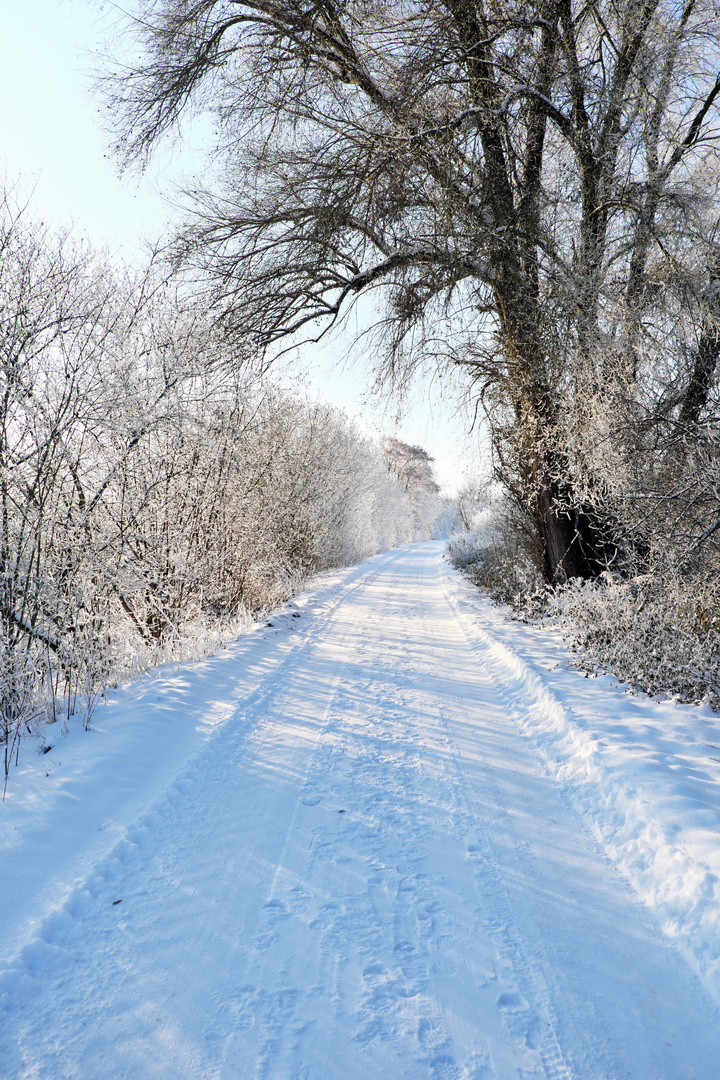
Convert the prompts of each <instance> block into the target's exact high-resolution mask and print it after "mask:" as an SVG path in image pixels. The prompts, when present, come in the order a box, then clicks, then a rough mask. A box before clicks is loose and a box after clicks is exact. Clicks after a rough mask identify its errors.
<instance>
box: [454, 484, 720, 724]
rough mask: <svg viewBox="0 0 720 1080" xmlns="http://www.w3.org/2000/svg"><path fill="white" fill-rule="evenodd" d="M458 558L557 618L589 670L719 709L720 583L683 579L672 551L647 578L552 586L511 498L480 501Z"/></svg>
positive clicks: (509, 599)
mask: <svg viewBox="0 0 720 1080" xmlns="http://www.w3.org/2000/svg"><path fill="white" fill-rule="evenodd" d="M449 553H450V557H451V560H452V562H453V564H454V565H455V566H456V567H457V568H458V569H460V570H463V571H464V572H465V574H466V575H467V576H468V578H469V579H470V580H471V581H472V582H473V583H474V584H476V585H477V586H478V587H480V588H482V589H483V590H484V591H485V592H487V593H488V594H489V596H490V597H491V598H492V599H493V600H495V601H496V602H498V603H505V604H508V605H509V606H510V607H511V608H512V610H513V612H514V613H515V614H516V615H518V616H520V617H522V618H546V619H552V620H554V621H555V622H556V623H558V624H559V626H560V627H561V628H562V630H563V633H564V635H565V638H566V640H567V641H568V644H569V645H570V648H571V649H572V651H573V653H574V655H575V659H576V662H577V664H578V666H579V667H580V668H582V669H583V670H588V671H592V672H596V673H597V672H600V671H610V672H612V673H613V674H614V675H616V676H617V677H618V679H620V680H621V681H622V682H625V683H628V684H629V685H630V686H632V687H634V688H635V689H638V690H642V691H645V692H646V693H648V694H652V695H655V696H659V697H664V696H669V697H676V698H677V699H678V700H680V701H684V702H693V701H700V700H703V699H705V700H707V701H709V702H710V704H711V705H712V706H713V708H718V707H720V589H719V588H718V585H717V583H716V582H714V581H713V580H702V579H701V578H699V577H698V576H697V575H695V576H690V575H685V576H683V575H680V574H678V573H677V571H676V570H675V568H674V567H673V565H672V563H671V561H670V560H669V559H668V558H667V555H666V554H665V555H663V554H659V555H658V556H656V557H655V558H652V557H651V556H648V564H647V566H646V568H645V572H644V573H643V574H639V575H636V576H633V577H622V576H620V575H613V574H610V573H606V574H603V575H602V576H601V577H600V578H598V579H596V580H594V581H579V580H577V579H575V580H573V581H570V582H569V583H567V584H565V585H563V586H560V587H558V588H556V589H550V588H549V587H548V586H547V585H545V584H544V582H543V580H542V576H541V574H540V573H539V571H538V569H537V567H536V565H535V562H534V561H533V558H532V552H531V551H530V550H529V548H528V546H527V543H526V533H525V532H524V531H523V528H522V521H521V519H519V518H518V516H517V514H513V513H512V512H509V511H508V508H507V506H506V504H504V503H503V500H502V498H499V497H497V496H495V498H493V499H490V500H486V501H485V502H481V504H480V505H479V506H476V507H475V508H474V509H473V511H472V513H470V514H466V516H465V527H464V528H462V529H461V530H458V531H456V532H455V533H454V534H453V535H452V536H451V538H450V543H449Z"/></svg>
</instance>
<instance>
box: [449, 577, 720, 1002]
mask: <svg viewBox="0 0 720 1080" xmlns="http://www.w3.org/2000/svg"><path fill="white" fill-rule="evenodd" d="M443 580H444V584H445V588H446V590H447V594H448V598H449V599H450V601H451V603H452V604H453V605H454V607H455V609H456V611H457V613H458V615H459V617H460V619H461V620H462V622H463V624H464V627H465V631H466V635H467V637H468V640H469V642H470V643H471V645H472V644H473V643H474V645H475V646H476V648H477V650H478V652H479V653H482V657H483V663H487V657H488V654H489V656H490V658H491V663H492V667H493V675H494V677H495V679H496V680H497V683H498V684H499V685H500V686H501V687H502V688H503V690H504V694H505V698H506V701H507V705H508V709H510V710H511V711H512V713H513V714H514V716H515V717H516V719H517V722H518V724H519V725H520V727H521V729H522V730H523V731H524V732H525V733H526V735H527V736H528V738H529V739H531V741H532V742H533V744H534V745H535V746H536V748H537V749H538V751H539V752H540V754H541V756H542V759H543V761H544V763H545V766H546V768H547V769H548V771H549V772H550V774H551V775H552V776H553V777H554V778H555V779H556V780H557V781H558V782H559V783H560V784H561V785H562V788H563V791H564V793H565V794H566V797H567V798H568V799H569V800H570V801H571V802H572V803H573V804H574V805H575V807H576V808H577V809H579V810H580V811H581V813H582V814H583V816H584V819H585V821H586V823H587V827H588V830H589V831H590V832H591V834H592V835H593V837H594V838H595V840H596V842H597V843H598V844H599V845H600V846H601V848H602V849H603V851H604V852H605V853H606V854H607V856H608V857H609V858H610V859H611V861H612V863H613V864H614V865H615V866H616V867H617V869H618V870H619V871H620V872H621V874H622V875H623V876H624V877H625V879H626V880H627V881H628V882H629V883H630V885H631V886H632V888H633V890H634V891H635V893H636V894H637V895H638V897H639V898H640V899H641V900H642V901H644V903H646V904H647V905H648V907H649V908H650V909H651V910H652V911H653V912H654V913H655V915H656V917H657V918H658V919H659V922H660V925H661V926H662V929H663V931H664V933H665V934H666V935H667V936H668V937H670V938H672V939H673V940H674V941H675V942H676V944H677V946H678V947H679V948H680V949H681V951H682V952H683V954H684V956H685V958H686V959H687V961H688V962H689V963H690V965H691V966H692V967H693V969H694V970H695V971H696V972H697V973H698V975H699V976H700V977H701V979H702V981H703V982H704V984H705V986H706V987H707V989H708V990H709V992H710V993H711V994H712V995H713V997H714V999H715V1000H716V1001H717V1002H718V1003H720V885H719V882H720V717H718V715H717V714H716V713H714V712H712V710H711V709H710V707H709V706H707V705H703V706H693V705H681V704H679V703H677V702H673V701H664V702H658V701H654V700H652V699H650V698H648V697H646V696H645V695H643V694H637V695H633V694H631V693H630V692H629V691H628V690H627V688H626V687H623V686H621V685H619V684H618V682H617V680H616V679H615V678H613V677H612V676H610V675H602V676H600V677H597V678H588V677H586V676H585V675H583V674H582V673H581V672H579V671H576V670H573V669H572V667H571V658H570V654H569V653H568V649H567V647H566V646H565V645H564V643H563V641H562V638H561V636H560V634H559V633H557V632H554V631H552V630H549V629H547V628H544V627H539V626H534V625H528V624H525V623H521V622H519V621H515V620H512V619H511V618H509V613H508V609H506V608H502V607H497V606H495V605H494V604H492V602H491V601H490V600H489V599H488V598H487V597H484V596H482V595H481V594H479V593H478V591H477V590H476V589H475V588H474V587H473V586H472V585H470V584H469V583H468V582H467V581H466V580H465V579H464V578H463V577H462V576H461V575H460V574H459V573H457V572H456V571H454V570H453V569H452V568H451V567H450V566H449V565H447V564H446V565H445V567H444V569H443Z"/></svg>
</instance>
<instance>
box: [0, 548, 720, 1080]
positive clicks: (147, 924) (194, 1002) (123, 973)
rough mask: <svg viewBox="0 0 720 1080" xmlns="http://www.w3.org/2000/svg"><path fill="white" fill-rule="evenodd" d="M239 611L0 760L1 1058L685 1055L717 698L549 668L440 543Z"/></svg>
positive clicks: (486, 1076) (331, 1061)
mask: <svg viewBox="0 0 720 1080" xmlns="http://www.w3.org/2000/svg"><path fill="white" fill-rule="evenodd" d="M270 622H271V623H272V625H269V626H267V627H265V628H261V629H258V630H257V631H256V632H254V633H251V634H249V635H248V636H246V637H244V638H242V639H240V640H239V641H238V642H237V643H235V644H234V645H233V646H232V647H230V648H228V649H226V650H225V651H224V652H223V653H222V654H221V655H219V656H217V657H215V658H214V659H211V660H207V661H203V662H200V663H196V664H189V665H184V666H182V667H179V668H165V669H162V670H159V671H158V672H156V673H155V674H154V675H153V676H148V677H146V678H145V679H143V680H142V681H141V682H140V683H138V684H135V685H134V686H131V687H128V688H125V689H123V690H122V691H118V692H117V693H115V695H114V696H113V699H112V701H111V702H110V704H109V705H108V706H107V707H105V708H103V709H102V710H101V711H100V712H99V713H98V714H97V716H96V723H95V726H96V730H95V731H94V732H90V733H88V734H83V733H81V732H79V731H72V732H71V733H70V735H69V736H68V737H67V738H66V739H64V740H62V739H59V740H58V742H57V744H56V745H55V746H54V747H53V749H52V750H51V751H50V752H49V753H48V754H47V755H45V756H44V757H42V758H40V757H35V756H33V757H32V758H31V757H27V758H26V759H25V760H24V761H23V762H21V768H20V770H19V771H18V773H16V774H15V775H14V776H13V783H12V787H11V790H10V794H9V797H8V801H7V802H6V804H5V805H4V806H3V807H2V812H1V816H0V823H1V828H2V834H1V840H0V956H4V957H5V959H4V961H2V962H0V969H2V974H0V1010H1V1012H0V1075H1V1076H3V1077H13V1078H15V1077H18V1078H20V1077H23V1078H24V1077H28V1078H29V1077H38V1078H40V1077H42V1078H47V1080H58V1078H65V1077H72V1078H75V1077H77V1078H92V1080H104V1078H106V1077H107V1078H110V1077H112V1078H116V1077H132V1078H133V1080H146V1078H151V1077H152V1078H155V1077H162V1078H168V1080H169V1078H173V1080H175V1078H193V1080H196V1078H198V1077H203V1078H204V1077H208V1078H223V1080H225V1078H227V1080H255V1078H267V1080H271V1078H272V1080H274V1078H282V1080H346V1078H348V1080H349V1078H353V1080H355V1078H357V1080H367V1078H368V1077H382V1078H383V1080H395V1078H401V1077H403V1078H408V1080H425V1078H427V1080H491V1078H493V1077H497V1078H500V1080H505V1078H518V1080H520V1078H524V1080H529V1078H540V1077H550V1078H571V1077H573V1078H575V1077H576V1078H578V1080H600V1078H602V1080H619V1078H621V1077H632V1078H636V1080H644V1078H648V1080H659V1078H682V1080H686V1078H687V1080H690V1078H697V1080H700V1078H704V1080H706V1078H708V1077H712V1076H714V1075H717V1062H718V1060H720V1024H719V1023H718V1020H719V1019H720V1017H719V1016H718V1010H717V1005H716V1002H717V998H718V995H719V990H720V985H719V977H718V966H717V965H718V960H717V958H718V951H719V950H718V945H719V941H720V923H719V922H718V912H719V909H720V904H719V903H718V895H717V882H718V876H720V857H719V855H718V844H717V826H718V802H719V800H718V785H717V780H718V769H720V750H719V749H718V747H720V725H718V722H717V718H716V717H714V716H713V715H712V714H710V713H709V712H703V711H702V710H699V709H696V708H692V707H689V706H675V705H670V704H665V705H658V704H657V703H654V702H651V701H649V700H647V699H643V698H633V697H630V696H628V695H627V694H626V693H624V692H623V691H622V689H620V688H617V687H616V685H615V684H614V683H613V682H612V680H610V679H609V678H607V677H605V678H603V679H599V680H593V679H587V680H586V679H584V678H583V677H582V676H581V675H580V674H579V673H577V672H574V671H571V670H569V669H568V668H567V666H566V661H567V653H566V652H565V651H564V649H563V646H562V644H561V643H560V642H559V640H558V639H557V638H555V637H553V636H552V635H551V634H548V633H547V632H545V631H538V630H537V629H535V628H532V627H527V626H523V625H521V624H517V623H512V622H509V621H505V620H504V618H503V616H502V613H501V612H500V611H498V609H494V608H492V606H491V605H490V604H489V602H488V601H486V600H484V599H483V598H482V597H481V596H479V595H478V594H477V593H476V592H475V591H474V590H473V589H472V587H471V586H470V585H469V584H468V583H467V582H465V581H464V580H463V579H462V578H461V576H460V575H459V574H457V573H456V572H455V571H453V570H452V569H451V568H450V566H449V565H448V563H447V562H446V561H444V558H443V547H442V545H440V544H423V545H415V546H412V547H409V548H405V549H402V550H400V551H395V552H390V553H388V554H385V555H381V556H377V557H376V558H374V559H372V560H370V561H368V562H366V563H364V564H362V565H361V566H360V567H357V568H354V569H352V570H349V571H344V572H342V573H340V574H337V575H334V576H333V577H327V578H325V579H324V581H323V582H322V583H319V584H318V585H317V587H316V588H315V589H313V590H312V591H310V592H308V593H306V594H304V595H303V596H302V597H301V598H300V599H299V601H298V602H297V605H296V606H295V605H292V604H291V605H287V606H286V607H285V608H284V609H283V611H282V612H281V613H279V614H278V615H277V616H275V617H273V618H272V619H271V620H270ZM549 669H552V670H549ZM51 730H52V729H51ZM663 931H664V933H663ZM686 960H689V961H690V966H689V965H688V964H687V963H686V962H685V961H686ZM692 969H694V970H692ZM712 995H715V1001H714V1000H713V996H712Z"/></svg>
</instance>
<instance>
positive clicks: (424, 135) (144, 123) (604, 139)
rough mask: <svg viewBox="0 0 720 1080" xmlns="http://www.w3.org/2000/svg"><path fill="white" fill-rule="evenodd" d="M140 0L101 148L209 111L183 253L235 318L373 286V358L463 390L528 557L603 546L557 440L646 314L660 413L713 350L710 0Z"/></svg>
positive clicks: (592, 483)
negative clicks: (663, 374) (489, 440)
mask: <svg viewBox="0 0 720 1080" xmlns="http://www.w3.org/2000/svg"><path fill="white" fill-rule="evenodd" d="M137 9H138V14H137V16H136V18H134V19H132V20H131V32H134V33H135V34H136V36H137V38H138V39H139V41H140V44H141V49H142V55H141V59H140V60H139V61H138V62H137V63H135V62H133V63H132V64H131V65H130V66H129V67H127V66H123V67H119V66H116V67H115V68H114V70H113V71H111V72H110V74H109V85H110V94H111V98H112V102H113V104H114V106H115V116H116V118H117V124H118V128H117V130H118V133H119V138H118V149H119V152H120V154H121V156H122V157H123V159H124V160H125V161H126V162H127V161H131V160H138V159H139V160H143V159H144V157H145V156H146V155H147V154H148V153H149V152H150V151H151V150H152V148H153V147H154V145H155V144H156V143H157V141H158V140H159V139H160V138H161V136H163V134H165V133H166V132H168V131H169V130H170V129H171V128H172V127H173V126H174V125H175V124H176V123H177V122H178V121H180V120H181V118H182V116H183V114H185V113H187V112H188V111H190V110H192V109H194V108H205V109H211V110H213V111H214V113H215V119H216V122H217V125H218V144H217V153H218V160H219V162H220V169H219V175H218V179H217V182H216V183H214V184H210V185H209V186H208V188H207V190H200V189H197V190H193V191H192V192H190V193H189V194H190V196H191V203H192V205H191V213H190V216H189V219H188V224H187V227H186V229H185V231H184V232H183V234H182V236H181V238H180V240H179V242H178V245H177V247H176V249H175V251H176V255H177V257H178V259H179V260H180V261H181V262H182V263H183V264H184V265H185V266H190V267H195V268H196V269H198V268H199V269H200V270H201V272H202V274H203V275H205V276H206V279H209V280H210V282H211V291H212V302H213V305H214V309H215V311H216V313H217V314H218V316H219V317H220V318H221V319H222V320H223V322H224V324H225V325H226V327H227V328H228V329H230V330H231V331H232V332H234V333H239V334H249V335H252V336H254V337H255V338H256V339H258V340H260V342H261V343H262V344H264V345H265V346H272V345H273V344H274V343H277V342H278V341H279V340H283V339H284V338H286V337H290V338H293V339H294V337H293V336H296V335H297V334H298V333H299V332H302V331H303V330H304V329H306V328H308V327H310V326H312V325H313V324H317V325H318V329H317V330H316V331H313V333H316V334H321V333H322V332H324V330H323V328H324V327H327V326H328V325H329V324H332V323H334V322H335V321H336V320H337V319H338V318H341V317H342V316H343V313H344V312H346V311H347V310H348V308H349V307H350V306H351V305H352V304H353V303H354V302H355V301H356V300H357V298H358V297H360V296H361V295H363V294H365V293H367V292H368V291H370V290H376V291H378V292H379V294H380V295H381V296H382V298H383V300H384V302H385V307H384V309H383V311H384V313H383V315H382V316H381V317H380V318H379V320H378V329H380V330H381V331H382V333H383V339H384V342H385V344H386V345H387V346H389V348H388V350H387V354H386V355H387V364H388V370H389V371H390V372H391V373H392V374H394V375H396V376H397V375H402V374H404V373H406V372H407V371H408V370H409V369H411V368H412V367H413V365H415V364H416V363H419V362H421V361H422V359H423V358H427V357H434V358H439V359H441V360H442V361H443V362H444V361H446V360H449V361H451V362H454V363H458V364H461V365H463V366H465V367H466V369H467V372H468V375H469V377H470V378H471V379H472V380H473V381H474V382H475V383H476V384H477V387H478V389H479V392H480V394H481V396H482V400H483V403H484V405H485V407H486V409H487V411H488V414H489V415H490V417H491V420H492V424H493V429H494V434H495V445H496V451H497V455H498V459H497V460H498V465H499V471H500V473H501V475H502V477H503V479H504V480H505V482H506V484H507V485H508V487H509V489H510V491H511V492H512V494H513V495H514V497H515V498H516V500H517V501H518V502H519V503H521V504H522V505H523V506H524V508H525V509H527V510H529V512H530V513H531V515H532V517H533V519H534V521H535V527H536V532H537V536H538V543H539V546H540V547H539V550H540V554H541V559H542V561H543V564H544V570H545V573H546V576H547V578H548V579H550V580H557V579H558V578H560V579H562V578H564V577H566V576H574V575H581V576H587V575H592V574H594V573H597V572H598V571H599V570H600V569H602V567H603V566H606V565H607V564H608V562H611V561H612V560H613V559H614V558H615V557H616V556H617V552H618V535H617V531H618V529H619V528H620V526H619V523H618V522H617V521H613V517H612V515H610V514H608V513H607V511H606V510H604V509H603V507H602V502H603V500H602V498H600V497H599V494H598V493H599V492H600V490H601V489H602V487H603V485H602V482H601V481H599V480H598V479H597V478H595V479H593V478H592V476H591V477H590V480H589V481H588V478H587V475H586V474H587V472H588V469H587V464H588V460H587V459H588V455H587V453H585V452H584V451H583V452H581V449H580V448H579V447H578V445H577V440H576V439H574V435H576V434H577V432H578V430H583V429H584V428H585V427H587V426H588V424H590V423H591V422H594V420H593V417H594V411H595V409H596V406H597V403H598V402H601V403H604V404H605V405H606V404H607V402H608V401H609V400H613V401H615V400H622V401H624V402H627V400H628V399H630V400H631V401H637V400H638V399H642V398H643V394H645V393H646V391H647V389H648V386H652V384H653V382H654V381H656V380H657V372H656V371H655V372H653V371H652V370H650V371H649V372H648V366H650V368H652V362H651V353H652V348H651V347H649V342H651V341H653V340H654V341H656V342H657V341H658V338H661V337H662V336H663V335H664V334H668V333H671V334H672V333H676V332H678V333H680V335H681V337H682V342H683V348H684V350H685V352H684V359H683V361H682V363H678V364H677V365H676V369H675V370H674V371H673V372H672V378H673V379H674V385H675V390H676V399H677V400H676V404H675V411H676V413H677V412H678V410H679V411H680V412H681V413H684V414H685V415H686V416H694V415H695V414H698V415H699V413H701V412H702V410H703V408H704V403H705V401H706V395H707V392H708V389H709V388H710V386H711V385H712V381H713V379H714V377H715V369H716V366H717V353H718V347H717V333H716V330H715V329H714V327H715V325H716V323H715V321H714V319H715V316H714V314H713V313H712V311H713V304H714V301H712V300H704V299H703V297H706V298H707V297H708V296H709V295H710V294H711V293H712V288H711V287H710V286H711V282H712V281H713V280H714V277H713V274H714V270H713V267H715V266H716V265H717V250H718V249H717V244H716V243H715V241H714V239H713V236H712V230H709V229H708V216H709V215H710V216H712V213H713V212H715V213H716V211H717V135H718V126H717V113H716V104H717V97H718V93H719V92H720V79H719V78H718V75H717V68H718V62H717V59H718V37H719V33H720V21H719V20H718V17H717V9H716V6H715V4H714V3H713V0H686V3H685V4H679V5H678V4H671V3H669V2H663V0H619V2H613V3H611V2H609V0H598V2H597V3H593V4H590V5H586V4H584V3H583V4H581V3H579V2H578V3H575V2H574V0H534V2H532V3H526V2H524V0H523V2H522V3H521V2H519V0H518V2H513V0H489V2H488V0H442V2H440V3H435V4H427V3H424V2H421V3H416V2H407V3H405V2H401V3H396V2H395V0H393V2H392V3H389V2H383V0H376V2H367V0H363V2H359V0H345V2H341V3H338V2H336V0H313V2H312V3H308V2H306V0H283V2H282V3H280V2H278V0H249V2H245V0H202V2H200V0H145V2H144V3H142V4H139V5H137ZM135 48H137V46H135ZM703 274H705V285H704V286H703V283H702V278H703ZM666 290H667V291H668V292H669V293H670V294H671V296H670V298H669V299H668V300H667V302H666V298H665V296H664V292H665V291H666ZM688 306H689V307H690V308H693V309H694V312H695V314H696V315H698V314H699V318H700V325H701V326H703V327H704V328H705V329H704V330H701V331H700V338H699V340H698V341H697V348H696V351H695V360H694V361H691V362H690V363H688V357H689V353H690V351H691V350H690V343H691V340H692V333H693V329H692V328H691V326H690V322H692V320H691V319H690V320H689V319H688V318H687V317H685V315H684V314H683V312H685V313H687V310H688ZM703 308H705V309H706V310H707V312H708V313H709V316H710V317H709V319H706V318H705V316H704V315H703V314H702V312H701V309H703ZM681 352H682V350H678V349H676V350H675V353H676V356H678V357H679V356H680V353H681ZM648 357H650V363H649V364H648ZM651 396H652V395H651ZM654 398H655V400H657V399H658V398H659V395H657V394H655V395H654ZM583 470H584V472H583ZM581 473H582V474H583V475H582V476H581Z"/></svg>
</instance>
